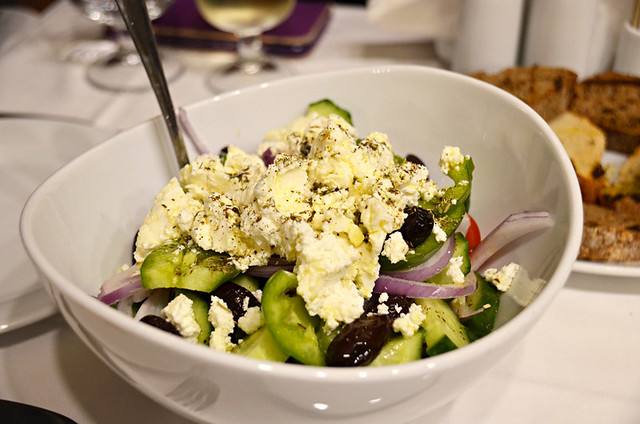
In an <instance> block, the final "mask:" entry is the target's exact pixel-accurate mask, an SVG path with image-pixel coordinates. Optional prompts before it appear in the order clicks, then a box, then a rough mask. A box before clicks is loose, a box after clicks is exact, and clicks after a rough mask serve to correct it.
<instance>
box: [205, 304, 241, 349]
mask: <svg viewBox="0 0 640 424" xmlns="http://www.w3.org/2000/svg"><path fill="white" fill-rule="evenodd" d="M209 322H210V323H211V325H213V331H212V332H211V338H210V339H209V346H211V347H212V348H213V349H216V350H219V351H222V352H228V351H230V350H231V349H233V346H235V345H234V344H233V342H232V341H231V333H233V329H234V327H235V325H236V323H235V321H234V320H233V313H232V312H231V310H230V309H229V308H228V307H227V304H226V303H225V301H224V300H222V299H220V298H219V297H218V296H211V306H210V307H209Z"/></svg>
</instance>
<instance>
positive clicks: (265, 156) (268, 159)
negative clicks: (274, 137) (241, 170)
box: [262, 148, 276, 166]
mask: <svg viewBox="0 0 640 424" xmlns="http://www.w3.org/2000/svg"><path fill="white" fill-rule="evenodd" d="M275 159H276V155H274V154H273V152H272V151H271V148H268V149H267V150H265V151H264V153H262V161H263V162H264V164H265V165H266V166H269V165H271V164H272V163H273V161H274V160H275Z"/></svg>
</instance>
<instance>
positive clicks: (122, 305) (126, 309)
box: [116, 296, 133, 315]
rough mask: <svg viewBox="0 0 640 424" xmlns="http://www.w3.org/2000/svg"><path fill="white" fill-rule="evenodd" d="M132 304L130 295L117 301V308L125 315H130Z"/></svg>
mask: <svg viewBox="0 0 640 424" xmlns="http://www.w3.org/2000/svg"><path fill="white" fill-rule="evenodd" d="M132 306H133V298H132V297H131V296H129V297H126V298H124V299H121V300H120V301H119V302H118V306H117V308H116V309H117V310H118V311H120V312H122V313H125V314H127V315H131V307H132Z"/></svg>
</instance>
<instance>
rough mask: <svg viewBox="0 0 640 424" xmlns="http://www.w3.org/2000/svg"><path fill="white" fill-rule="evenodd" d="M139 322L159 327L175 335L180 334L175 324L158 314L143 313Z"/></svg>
mask: <svg viewBox="0 0 640 424" xmlns="http://www.w3.org/2000/svg"><path fill="white" fill-rule="evenodd" d="M140 322H144V323H145V324H149V325H151V326H153V327H156V328H159V329H160V330H163V331H166V332H167V333H171V334H175V335H177V336H179V335H180V332H179V331H178V329H177V328H176V327H175V325H173V324H171V323H170V322H169V321H167V320H166V319H164V318H162V317H161V316H158V315H145V316H143V317H142V318H141V319H140Z"/></svg>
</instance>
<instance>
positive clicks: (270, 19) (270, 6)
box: [196, 0, 296, 92]
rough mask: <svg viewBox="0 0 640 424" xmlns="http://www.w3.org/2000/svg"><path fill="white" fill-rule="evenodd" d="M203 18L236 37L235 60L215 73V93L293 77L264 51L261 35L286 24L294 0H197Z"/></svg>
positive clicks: (211, 83) (212, 79)
mask: <svg viewBox="0 0 640 424" xmlns="http://www.w3.org/2000/svg"><path fill="white" fill-rule="evenodd" d="M196 5H197V7H198V10H199V12H200V14H201V16H202V17H203V18H204V19H205V20H206V21H207V22H208V23H209V24H210V25H212V26H214V27H215V28H217V29H219V30H221V31H225V32H230V33H232V34H234V35H235V37H236V39H237V43H236V53H237V55H236V59H235V62H234V63H233V64H232V65H231V66H227V67H224V68H221V69H218V70H215V71H213V72H212V73H211V74H210V76H209V80H208V85H209V86H210V87H211V88H212V89H213V90H214V91H216V92H221V91H229V90H235V89H238V88H242V87H245V86H247V85H253V84H260V83H263V82H268V81H272V80H275V79H279V78H282V77H285V76H288V75H290V74H291V72H290V71H289V69H287V68H286V67H284V66H283V65H282V64H277V63H276V62H275V61H274V60H273V59H272V58H270V57H269V56H268V55H267V54H266V53H265V51H264V49H263V45H262V39H261V34H262V33H263V32H265V31H268V30H270V29H272V28H275V27H276V26H278V25H279V24H281V23H282V22H284V21H285V20H286V19H287V18H288V17H289V16H290V15H291V13H292V12H293V9H294V8H295V5H296V1H295V0H196Z"/></svg>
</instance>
